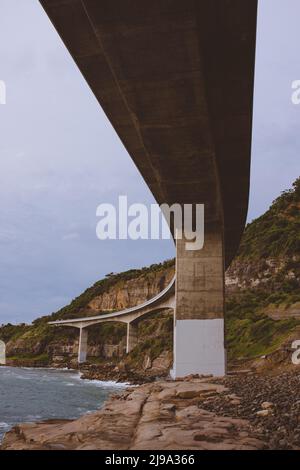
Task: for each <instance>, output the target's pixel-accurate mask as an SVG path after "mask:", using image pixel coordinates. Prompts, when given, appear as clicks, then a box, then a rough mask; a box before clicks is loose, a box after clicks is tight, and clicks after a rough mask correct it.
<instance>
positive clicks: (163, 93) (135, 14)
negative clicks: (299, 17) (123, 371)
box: [40, 0, 257, 377]
mask: <svg viewBox="0 0 300 470" xmlns="http://www.w3.org/2000/svg"><path fill="white" fill-rule="evenodd" d="M40 2H41V4H42V6H43V7H44V9H45V11H46V13H47V14H48V16H49V18H50V19H51V21H52V22H53V24H54V26H55V28H56V30H57V31H58V33H59V35H60V36H61V38H62V40H63V41H64V43H65V45H66V47H67V48H68V50H69V52H70V54H71V55H72V57H73V59H74V60H75V62H76V64H77V65H78V67H79V69H80V70H81V72H82V74H83V76H84V78H85V79H86V81H87V83H88V85H89V86H90V88H91V90H92V91H93V93H94V94H95V96H96V98H97V100H98V101H99V103H100V105H101V106H102V108H103V110H104V111H105V113H106V115H107V117H108V118H109V120H110V122H111V124H112V125H113V127H114V129H115V130H116V132H117V134H118V135H119V137H120V139H121V141H122V142H123V144H124V146H125V147H126V149H127V151H128V153H129V155H130V156H131V158H132V159H133V161H134V162H135V164H136V166H137V168H138V170H139V171H140V173H141V175H142V176H143V178H144V180H145V182H146V183H147V185H148V186H149V188H150V190H151V191H152V193H153V195H154V197H155V199H156V201H157V202H158V203H159V204H162V203H167V204H169V205H172V204H173V203H179V204H182V205H183V204H196V203H198V204H204V205H205V243H204V248H203V249H202V250H198V251H186V249H185V242H186V240H185V239H184V238H183V239H182V240H177V241H176V279H175V278H174V280H173V281H172V282H171V284H170V285H169V286H168V287H167V288H166V289H165V290H164V291H163V292H161V293H160V294H159V295H157V296H156V297H155V298H154V299H152V300H150V301H148V302H146V303H144V304H142V305H140V306H137V307H133V308H129V309H126V310H123V311H121V312H114V313H110V314H106V315H99V316H94V317H88V318H80V319H72V320H62V321H57V322H52V324H55V325H69V326H73V327H77V328H79V330H80V341H79V361H84V360H85V359H86V350H87V329H86V328H87V327H88V326H91V325H94V324H97V323H101V322H104V321H123V322H125V323H127V325H128V327H127V352H129V351H130V350H131V349H132V347H134V345H135V344H136V322H137V320H138V319H139V318H140V317H141V316H143V315H145V314H149V313H150V312H153V311H158V310H160V309H162V308H172V309H173V310H174V366H173V371H172V374H173V376H174V377H180V376H185V375H187V374H190V373H200V374H201V373H205V374H206V373H211V374H214V375H223V374H224V373H225V372H226V354H225V347H224V270H225V268H226V267H227V266H228V265H229V264H230V262H231V260H232V258H233V256H234V254H235V253H236V250H237V248H238V246H239V242H240V238H241V235H242V232H243V229H244V225H245V220H246V215H247V206H248V192H249V173H250V155H251V132H252V107H253V83H254V63H255V41H256V17H257V1H256V0H243V1H241V0H185V1H183V0H152V1H148V0H40ZM171 229H172V227H171Z"/></svg>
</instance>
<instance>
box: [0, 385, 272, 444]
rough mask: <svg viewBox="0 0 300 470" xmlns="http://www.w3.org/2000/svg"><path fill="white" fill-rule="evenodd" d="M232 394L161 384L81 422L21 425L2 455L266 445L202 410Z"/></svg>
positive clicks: (116, 399)
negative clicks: (209, 402)
mask: <svg viewBox="0 0 300 470" xmlns="http://www.w3.org/2000/svg"><path fill="white" fill-rule="evenodd" d="M227 393H228V396H229V399H232V398H231V397H230V393H229V392H228V390H227V389H226V388H225V387H224V386H223V385H221V384H216V383H213V382H211V381H210V380H209V379H202V378H191V379H190V380H189V381H176V382H173V381H172V382H171V381H170V382H169V381H159V382H155V383H150V384H145V385H141V386H138V387H134V388H129V389H126V391H124V392H123V393H121V394H119V395H112V396H111V397H110V398H109V400H107V402H106V403H105V405H104V406H103V408H102V409H101V410H99V411H97V412H94V413H90V414H87V415H85V416H82V417H81V418H79V419H76V420H72V421H69V420H68V421H66V420H56V421H54V420H52V421H47V422H41V423H31V424H20V425H17V426H15V427H14V428H12V430H11V431H9V432H8V433H6V435H5V437H4V441H3V443H2V447H1V449H2V450H21V449H34V450H38V449H40V450H68V449H70V450H75V449H76V450H94V449H105V450H126V449H134V450H140V449H145V450H164V449H166V450H171V449H172V450H180V449H181V450H257V449H264V448H266V444H265V442H264V441H263V440H262V439H261V438H260V436H257V435H256V434H255V433H254V431H253V430H252V429H251V426H250V424H249V421H247V420H244V419H238V418H230V417H226V416H218V415H217V414H215V413H214V412H212V411H208V410H204V409H203V408H202V407H201V404H202V403H203V402H206V403H207V400H210V399H213V398H214V397H216V396H217V395H219V394H222V396H224V394H225V395H226V394H227Z"/></svg>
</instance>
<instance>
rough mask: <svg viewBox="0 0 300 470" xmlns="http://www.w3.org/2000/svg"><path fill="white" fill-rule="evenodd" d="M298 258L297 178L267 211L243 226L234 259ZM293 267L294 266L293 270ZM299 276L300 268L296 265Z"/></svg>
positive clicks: (299, 186)
mask: <svg viewBox="0 0 300 470" xmlns="http://www.w3.org/2000/svg"><path fill="white" fill-rule="evenodd" d="M299 254H300V178H298V179H297V180H296V181H295V182H294V184H293V187H292V189H289V190H287V191H284V192H283V193H282V194H281V195H280V196H279V197H278V198H277V199H276V200H275V201H274V202H273V204H272V205H271V207H270V208H269V210H268V211H267V212H266V213H265V214H263V215H262V216H261V217H259V218H258V219H256V220H254V221H253V222H251V223H250V224H248V225H247V227H246V229H245V232H244V235H243V239H242V242H241V245H240V249H239V252H238V257H239V258H241V259H246V258H255V257H256V258H273V257H279V256H295V255H299ZM295 267H296V266H295ZM297 267H298V269H299V274H300V267H299V264H298V266H297Z"/></svg>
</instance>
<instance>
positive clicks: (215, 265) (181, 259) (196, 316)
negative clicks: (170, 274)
mask: <svg viewBox="0 0 300 470" xmlns="http://www.w3.org/2000/svg"><path fill="white" fill-rule="evenodd" d="M185 244H186V240H185V239H184V238H183V239H181V240H177V243H176V293H175V296H176V303H175V305H176V306H175V322H174V366H173V370H172V371H171V375H172V376H173V377H174V378H176V377H184V376H186V375H189V374H213V375H224V374H225V349H224V256H223V240H222V232H221V230H218V229H217V228H216V229H213V230H209V232H208V233H205V240H204V247H203V249H202V250H198V251H188V250H186V246H185Z"/></svg>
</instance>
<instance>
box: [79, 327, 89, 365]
mask: <svg viewBox="0 0 300 470" xmlns="http://www.w3.org/2000/svg"><path fill="white" fill-rule="evenodd" d="M87 340H88V330H87V328H82V327H81V328H80V333H79V344H78V364H81V363H82V362H85V361H86V356H87Z"/></svg>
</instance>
